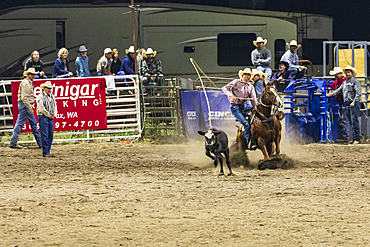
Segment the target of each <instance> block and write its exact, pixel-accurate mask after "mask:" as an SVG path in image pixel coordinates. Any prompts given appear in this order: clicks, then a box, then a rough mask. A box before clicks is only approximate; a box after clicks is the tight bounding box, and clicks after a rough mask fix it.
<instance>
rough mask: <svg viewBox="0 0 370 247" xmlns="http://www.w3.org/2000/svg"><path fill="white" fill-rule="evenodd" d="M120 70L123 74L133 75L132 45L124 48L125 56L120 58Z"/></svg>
mask: <svg viewBox="0 0 370 247" xmlns="http://www.w3.org/2000/svg"><path fill="white" fill-rule="evenodd" d="M121 70H122V71H123V72H125V75H135V48H134V46H130V48H129V49H126V56H125V57H124V58H123V60H122V63H121Z"/></svg>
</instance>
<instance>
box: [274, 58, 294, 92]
mask: <svg viewBox="0 0 370 247" xmlns="http://www.w3.org/2000/svg"><path fill="white" fill-rule="evenodd" d="M288 68H289V64H288V63H287V62H285V61H280V62H279V71H278V72H276V73H275V74H274V75H273V76H272V77H271V81H273V82H274V83H275V86H276V88H277V90H278V91H279V92H284V90H285V88H286V87H287V86H288V84H289V83H290V81H291V80H293V76H292V75H291V74H290V73H289V72H288Z"/></svg>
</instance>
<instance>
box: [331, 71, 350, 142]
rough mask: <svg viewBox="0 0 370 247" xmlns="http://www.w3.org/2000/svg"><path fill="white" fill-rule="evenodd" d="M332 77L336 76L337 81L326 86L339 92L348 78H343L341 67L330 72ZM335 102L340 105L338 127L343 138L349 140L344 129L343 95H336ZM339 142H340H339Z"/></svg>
mask: <svg viewBox="0 0 370 247" xmlns="http://www.w3.org/2000/svg"><path fill="white" fill-rule="evenodd" d="M329 74H330V75H334V77H335V81H334V82H333V83H328V84H326V85H327V86H328V87H331V88H332V89H334V90H337V89H338V88H339V87H340V86H341V85H342V84H343V82H344V81H345V80H346V77H345V76H343V70H342V68H341V67H334V69H333V70H331V71H330V72H329ZM335 100H336V101H337V102H338V103H339V109H338V125H339V130H340V135H341V138H344V139H345V140H347V139H348V136H346V130H345V128H344V124H345V119H344V105H343V94H342V93H339V94H337V95H335ZM337 141H338V140H337Z"/></svg>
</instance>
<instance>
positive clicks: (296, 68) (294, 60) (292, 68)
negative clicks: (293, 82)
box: [280, 40, 307, 79]
mask: <svg viewBox="0 0 370 247" xmlns="http://www.w3.org/2000/svg"><path fill="white" fill-rule="evenodd" d="M286 44H287V46H288V48H289V50H287V51H286V52H285V53H284V55H283V56H282V57H281V59H280V61H285V62H287V63H288V64H289V68H288V72H289V73H290V74H291V75H292V76H294V79H301V78H302V77H303V76H304V74H305V73H306V71H307V67H305V66H300V65H299V63H298V60H299V59H298V55H297V50H298V49H299V47H301V45H298V44H297V41H295V40H292V41H290V43H289V44H288V43H286Z"/></svg>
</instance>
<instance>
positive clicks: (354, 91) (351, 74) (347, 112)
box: [328, 66, 361, 145]
mask: <svg viewBox="0 0 370 247" xmlns="http://www.w3.org/2000/svg"><path fill="white" fill-rule="evenodd" d="M344 73H345V74H346V80H345V82H343V84H342V85H341V86H340V87H339V88H338V89H337V90H335V91H334V92H332V93H331V94H330V95H328V96H329V97H332V96H336V95H338V94H339V93H342V94H343V108H344V109H343V118H344V132H345V134H344V138H346V139H347V142H348V144H347V145H350V144H353V145H356V144H359V143H360V123H359V121H358V118H359V115H360V100H361V84H360V82H359V81H358V80H357V79H355V76H356V75H357V71H356V69H355V68H353V67H351V66H347V67H346V68H345V70H344ZM350 126H351V128H352V132H353V142H350V141H349V131H350V129H349V128H350Z"/></svg>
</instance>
